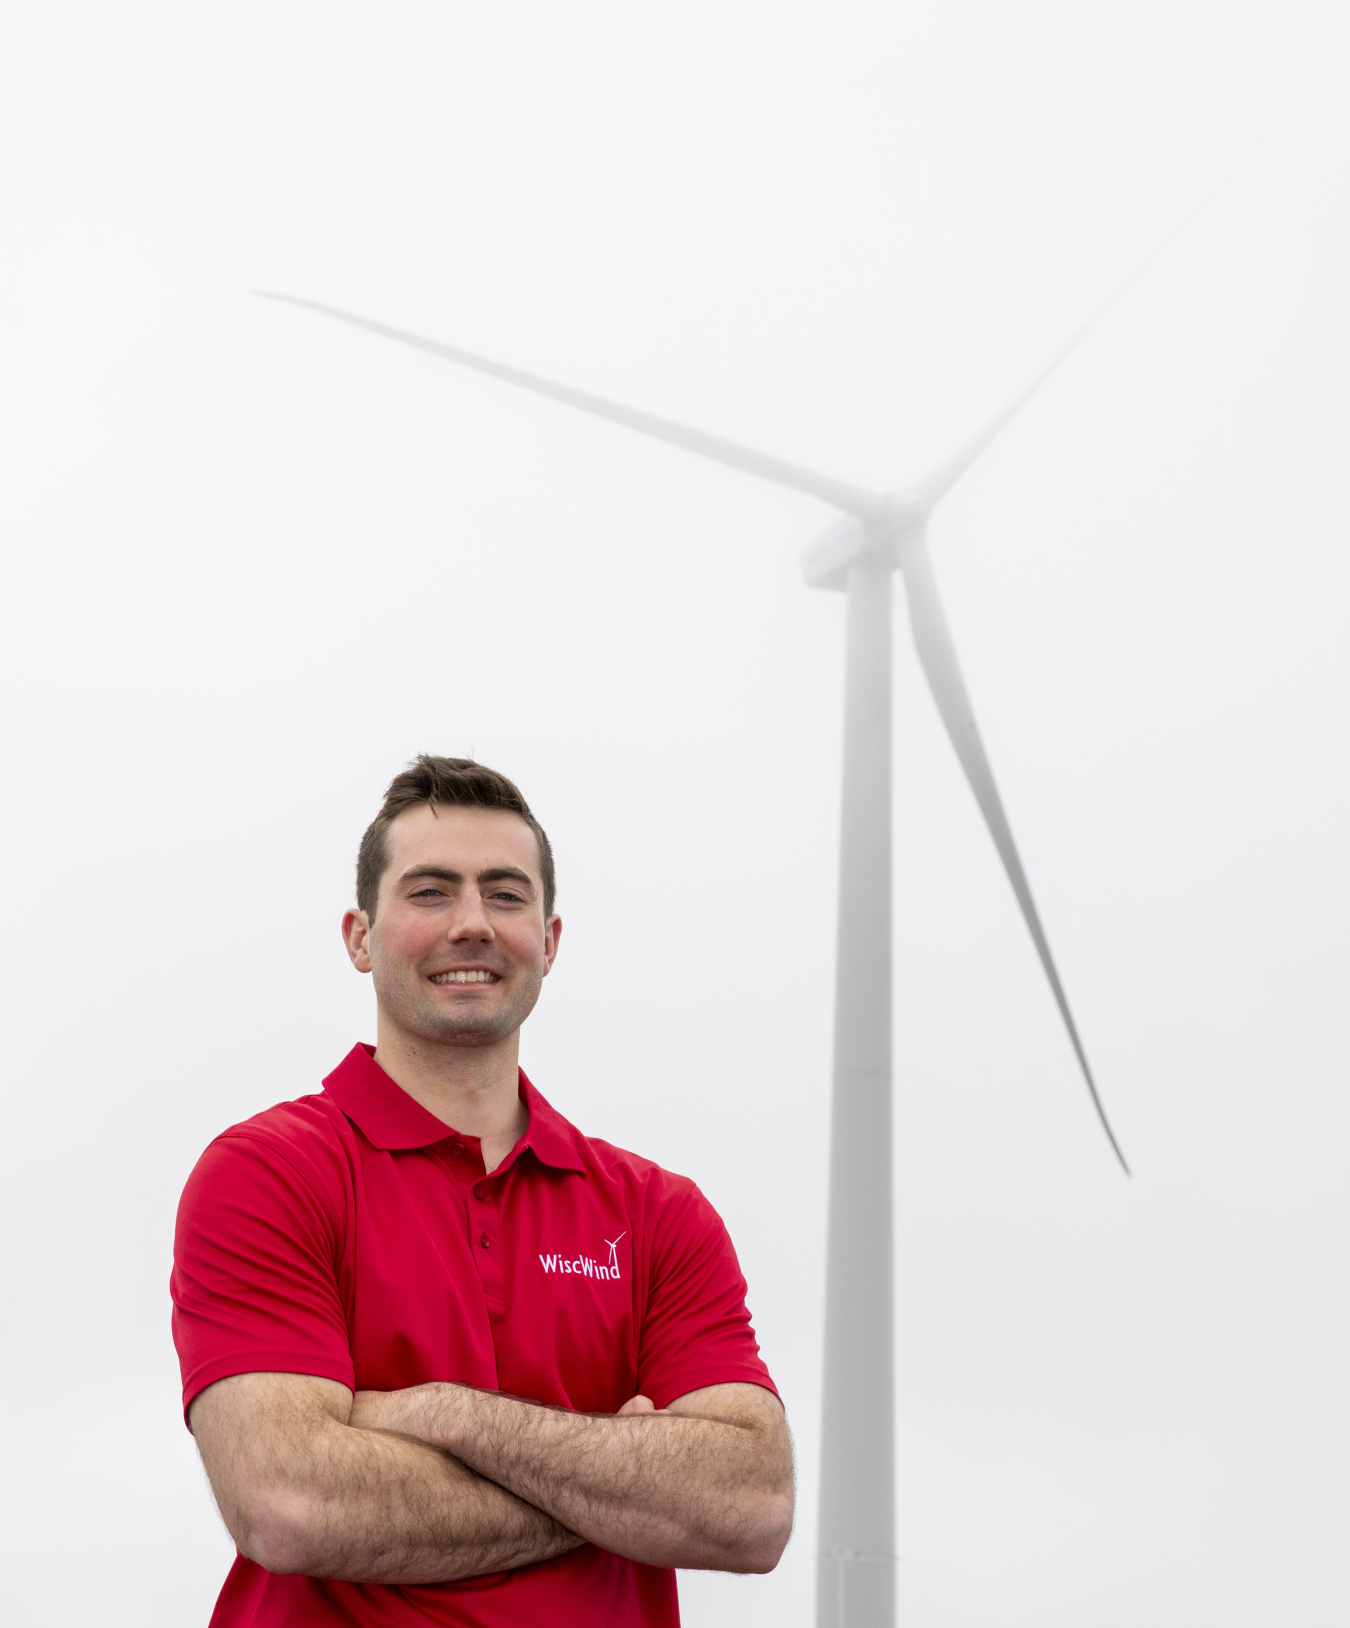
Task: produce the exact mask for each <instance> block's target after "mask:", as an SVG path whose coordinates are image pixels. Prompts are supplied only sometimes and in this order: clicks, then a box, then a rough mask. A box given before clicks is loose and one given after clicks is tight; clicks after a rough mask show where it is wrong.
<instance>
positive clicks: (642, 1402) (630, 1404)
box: [615, 1396, 666, 1418]
mask: <svg viewBox="0 0 1350 1628" xmlns="http://www.w3.org/2000/svg"><path fill="white" fill-rule="evenodd" d="M665 1411H666V1410H665V1408H659V1407H657V1405H656V1403H655V1402H653V1401H652V1399H651V1397H650V1396H630V1397H629V1398H628V1400H627V1401H626V1402H625V1403H624V1405H623V1406H622V1407H621V1408H620V1409H619V1413H664V1412H665ZM615 1417H616V1418H617V1417H618V1415H617V1414H616V1415H615Z"/></svg>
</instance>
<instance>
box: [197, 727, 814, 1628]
mask: <svg viewBox="0 0 1350 1628" xmlns="http://www.w3.org/2000/svg"><path fill="white" fill-rule="evenodd" d="M357 904H358V908H357V909H355V910H349V911H348V912H347V914H346V916H345V917H344V919H343V924H342V930H343V935H344V938H345V941H346V945H347V951H348V953H349V955H350V956H351V959H352V964H353V965H354V966H355V967H356V969H357V970H358V971H359V972H363V973H369V974H370V975H371V976H372V978H373V981H374V986H375V996H376V1003H377V1014H378V1016H377V1037H376V1038H377V1043H376V1045H375V1047H374V1048H373V1050H372V1049H371V1048H369V1047H366V1046H357V1047H356V1048H355V1049H354V1050H353V1051H352V1052H351V1053H350V1055H349V1056H348V1057H347V1058H346V1059H345V1060H344V1061H343V1062H342V1064H341V1065H340V1066H339V1067H338V1068H337V1069H336V1070H335V1071H334V1073H333V1074H331V1075H330V1076H329V1077H328V1078H327V1079H326V1080H325V1081H324V1090H323V1091H322V1092H320V1093H319V1094H317V1095H312V1096H305V1097H301V1098H299V1099H298V1100H297V1101H295V1102H287V1103H282V1104H279V1105H278V1106H277V1107H275V1108H270V1109H268V1110H267V1111H266V1112H265V1113H261V1114H258V1115H257V1116H256V1117H255V1118H253V1119H250V1120H247V1121H245V1122H244V1123H243V1124H242V1125H236V1126H234V1127H233V1128H232V1129H230V1130H228V1131H226V1132H225V1133H224V1134H223V1135H222V1136H220V1137H219V1138H217V1140H216V1141H215V1142H213V1143H212V1145H211V1146H210V1147H209V1148H208V1149H207V1151H206V1152H205V1154H203V1156H202V1158H201V1160H200V1162H199V1163H198V1165H197V1167H196V1169H195V1170H194V1171H193V1173H192V1176H191V1178H190V1179H189V1181H188V1184H187V1188H186V1190H185V1191H184V1194H183V1200H182V1204H181V1205H180V1208H179V1217H178V1231H177V1239H176V1246H175V1265H174V1275H173V1298H174V1338H175V1342H176V1344H177V1347H178V1352H179V1357H180V1360H181V1362H182V1367H183V1385H184V1396H183V1402H184V1407H185V1409H186V1410H187V1419H188V1424H189V1427H190V1429H191V1430H192V1431H193V1433H194V1435H195V1437H196V1440H197V1445H198V1448H199V1450H200V1452H201V1455H202V1460H203V1462H204V1464H205V1466H206V1472H207V1475H208V1477H209V1478H210V1482H211V1487H212V1490H213V1491H214V1493H215V1496H216V1501H217V1503H218V1504H219V1506H220V1511H221V1514H222V1516H223V1517H224V1520H225V1524H226V1526H227V1527H228V1528H229V1531H230V1534H231V1536H232V1537H233V1538H234V1540H235V1543H236V1544H237V1545H238V1549H239V1556H238V1558H237V1559H236V1561H235V1564H234V1566H233V1568H232V1570H231V1572H230V1574H229V1577H228V1579H227V1580H226V1583H225V1586H224V1589H223V1590H222V1592H221V1595H220V1599H219V1601H218V1603H217V1606H216V1611H215V1614H214V1616H213V1618H212V1628H236V1625H243V1624H248V1625H250V1628H274V1625H275V1628H279V1625H282V1624H288V1625H295V1624H304V1625H305V1628H312V1625H318V1624H330V1623H331V1624H339V1623H340V1624H345V1625H351V1624H362V1625H366V1624H369V1625H372V1628H375V1625H378V1628H385V1625H388V1628H396V1625H399V1624H413V1623H416V1624H419V1625H425V1624H447V1625H448V1624H454V1625H456V1628H463V1625H471V1628H505V1625H508V1624H525V1623H530V1624H533V1623H548V1624H550V1625H551V1628H569V1625H573V1624H575V1625H577V1628H581V1625H585V1628H598V1625H605V1628H630V1625H631V1628H639V1625H641V1628H667V1625H674V1624H676V1623H677V1622H678V1620H679V1611H678V1605H677V1602H676V1596H675V1579H674V1572H673V1570H672V1569H671V1568H673V1567H676V1566H690V1567H703V1568H710V1569H714V1570H723V1571H737V1572H765V1571H769V1570H771V1569H772V1568H773V1567H774V1566H775V1565H776V1564H777V1561H778V1557H779V1555H780V1554H781V1553H782V1550H783V1546H784V1544H785V1543H786V1542H787V1538H788V1534H789V1532H790V1530H791V1524H792V1459H791V1447H790V1443H789V1439H788V1434H787V1426H786V1423H785V1420H784V1417H783V1410H782V1406H781V1404H780V1402H779V1401H778V1397H777V1393H776V1392H775V1390H774V1389H773V1384H772V1381H771V1380H770V1378H769V1376H768V1372H767V1370H766V1369H765V1367H764V1365H763V1363H762V1362H761V1360H760V1358H759V1354H758V1347H757V1346H756V1344H755V1339H754V1335H753V1333H752V1331H751V1328H750V1320H749V1314H748V1313H747V1311H746V1309H745V1299H744V1296H745V1280H744V1279H743V1278H742V1276H741V1274H740V1269H739V1267H738V1266H737V1264H736V1257H735V1254H734V1252H733V1250H732V1247H731V1243H730V1240H729V1239H728V1238H727V1235H726V1232H725V1230H724V1228H723V1227H722V1224H721V1221H720V1220H719V1219H718V1217H717V1215H716V1214H715V1212H714V1211H713V1209H712V1208H711V1206H710V1205H709V1204H708V1202H707V1200H706V1199H704V1198H703V1196H702V1194H700V1193H699V1191H698V1189H697V1188H696V1187H695V1186H694V1185H693V1184H692V1183H691V1182H690V1181H688V1180H687V1179H685V1178H683V1177H680V1176H673V1175H670V1174H668V1173H667V1172H665V1171H663V1170H661V1169H660V1168H658V1167H657V1166H656V1165H653V1164H651V1163H650V1162H649V1161H647V1160H645V1159H640V1158H638V1157H636V1156H635V1155H633V1154H630V1153H625V1152H623V1151H622V1150H621V1149H618V1148H615V1147H612V1146H610V1145H609V1144H608V1143H606V1142H600V1141H596V1140H593V1139H591V1138H589V1137H586V1136H583V1135H582V1134H581V1132H580V1131H578V1130H576V1129H575V1128H574V1127H573V1126H571V1125H569V1124H568V1122H567V1121H566V1120H565V1119H564V1118H563V1117H562V1115H561V1114H559V1113H557V1112H556V1110H554V1109H553V1108H551V1107H550V1106H549V1104H548V1103H547V1102H546V1101H545V1100H544V1098H543V1097H542V1096H541V1095H540V1094H539V1093H538V1091H536V1090H535V1089H534V1087H533V1086H532V1085H531V1083H530V1082H529V1080H527V1079H526V1077H525V1075H524V1073H523V1072H521V1070H520V1068H519V1065H518V1061H517V1058H518V1051H519V1043H520V1025H521V1024H522V1022H523V1021H524V1020H525V1018H526V1017H527V1016H528V1015H529V1013H530V1011H531V1010H532V1009H533V1007H534V1004H535V1001H536V1000H537V999H538V997H539V991H540V986H541V984H542V982H543V979H544V977H545V976H546V975H547V973H548V971H549V969H550V968H551V966H552V965H553V960H554V957H555V955H556V954H557V950H558V938H559V934H560V932H561V925H562V924H561V922H560V921H559V919H558V917H557V915H556V914H555V913H554V908H553V906H554V876H553V857H552V853H551V851H550V848H549V844H548V838H547V837H546V836H545V835H544V832H543V830H542V829H541V827H540V825H539V823H538V821H537V820H536V819H535V818H534V816H533V815H532V814H531V813H530V810H529V808H528V806H527V804H526V803H525V800H524V798H523V797H522V796H521V795H520V793H519V791H518V790H517V789H516V787H515V786H514V785H513V784H512V783H511V782H510V781H509V780H507V779H506V778H505V777H504V776H502V775H499V774H497V773H495V772H494V771H493V770H491V769H488V768H485V767H484V766H482V765H480V764H476V763H473V762H471V761H467V760H464V759H459V758H437V757H420V758H418V759H417V761H416V763H414V764H413V765H412V766H411V767H410V768H409V769H408V770H406V771H405V772H404V773H403V774H400V775H398V776H397V777H396V778H395V780H394V781H393V783H392V785H391V786H390V788H389V791H388V794H387V795H386V798H385V802H384V806H383V807H382V809H381V810H380V813H379V814H378V815H377V817H376V819H375V820H374V822H373V823H372V825H371V826H370V828H369V830H368V831H367V832H366V834H365V837H364V839H363V841H362V843H361V851H360V855H359V858H358V861H357ZM637 925H638V924H636V923H635V927H636V926H637Z"/></svg>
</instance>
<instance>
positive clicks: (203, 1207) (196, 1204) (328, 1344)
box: [170, 1131, 355, 1414]
mask: <svg viewBox="0 0 1350 1628" xmlns="http://www.w3.org/2000/svg"><path fill="white" fill-rule="evenodd" d="M341 1233H342V1222H341V1217H340V1206H339V1205H338V1204H336V1203H334V1202H333V1200H332V1199H331V1198H329V1199H328V1200H327V1201H325V1199H324V1198H323V1197H321V1196H320V1194H319V1193H318V1192H317V1191H316V1189H315V1187H314V1185H313V1184H312V1183H311V1182H310V1181H309V1180H307V1179H306V1177H305V1176H304V1175H302V1174H301V1173H300V1171H299V1170H298V1169H296V1168H295V1167H294V1166H293V1165H292V1164H291V1163H290V1162H289V1161H288V1160H287V1158H286V1157H285V1155H284V1154H283V1153H282V1152H281V1151H280V1150H279V1149H278V1148H276V1147H275V1146H273V1145H272V1144H271V1143H269V1142H268V1141H267V1140H265V1139H264V1138H261V1137H257V1136H251V1135H249V1134H247V1133H240V1132H238V1131H235V1132H229V1131H227V1132H226V1133H225V1135H224V1136H221V1137H219V1138H218V1139H217V1140H216V1141H215V1142H213V1143H212V1144H211V1146H210V1147H209V1148H207V1150H206V1152H205V1153H204V1154H203V1155H202V1157H201V1159H200V1160H199V1161H198V1163H197V1166H196V1168H195V1169H194V1170H193V1172H192V1175H191V1176H190V1177H189V1178H188V1183H187V1186H186V1187H185V1188H184V1190H183V1197H182V1200H181V1201H180V1203H179V1206H178V1225H177V1229H176V1232H175V1237H174V1267H173V1276H172V1279H171V1284H170V1287H171V1291H172V1296H173V1338H174V1345H175V1346H176V1347H177V1349H178V1360H179V1363H180V1365H181V1367H182V1372H183V1409H184V1413H185V1414H186V1411H187V1409H188V1408H189V1407H190V1406H191V1404H192V1401H193V1398H194V1397H196V1396H197V1395H198V1394H199V1393H200V1392H201V1391H203V1390H205V1389H206V1387H207V1386H208V1385H213V1384H215V1382H216V1381H217V1380H218V1379H225V1378H227V1377H229V1376H230V1375H231V1374H244V1373H262V1372H276V1373H298V1374H314V1375H317V1376H318V1377H319V1378H321V1379H335V1380H337V1381H338V1383H339V1384H342V1385H347V1386H352V1385H353V1382H354V1379H355V1370H354V1368H353V1365H352V1356H351V1342H350V1338H349V1336H348V1330H347V1321H346V1317H345V1316H344V1313H343V1307H342V1301H341V1297H340V1294H339V1290H338V1278H339V1271H340V1265H341V1259H342V1237H341Z"/></svg>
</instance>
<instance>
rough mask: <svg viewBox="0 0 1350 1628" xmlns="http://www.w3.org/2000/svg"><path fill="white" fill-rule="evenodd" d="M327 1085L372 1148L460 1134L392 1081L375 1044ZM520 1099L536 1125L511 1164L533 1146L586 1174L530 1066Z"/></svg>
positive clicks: (545, 1159) (572, 1135)
mask: <svg viewBox="0 0 1350 1628" xmlns="http://www.w3.org/2000/svg"><path fill="white" fill-rule="evenodd" d="M323 1086H324V1090H325V1091H326V1092H327V1093H328V1095H329V1096H330V1097H331V1098H332V1099H333V1101H334V1102H335V1103H337V1105H338V1107H339V1108H340V1109H341V1110H342V1112H343V1113H344V1114H346V1116H347V1118H348V1119H350V1120H352V1121H353V1122H354V1123H355V1124H356V1126H357V1127H358V1128H359V1129H360V1131H361V1134H362V1135H363V1136H364V1137H365V1138H366V1140H367V1141H368V1142H369V1143H370V1144H371V1146H372V1147H377V1148H379V1149H381V1150H382V1151H383V1152H394V1151H402V1150H405V1149H408V1148H424V1147H430V1146H432V1144H433V1143H435V1142H444V1141H445V1140H446V1138H447V1137H450V1136H455V1135H456V1134H457V1132H456V1131H455V1129H454V1127H453V1126H451V1125H447V1124H446V1123H445V1121H444V1120H443V1119H437V1117H436V1116H435V1114H433V1113H430V1112H428V1110H427V1109H425V1108H424V1107H423V1106H422V1104H421V1103H420V1102H418V1101H417V1100H416V1098H414V1097H410V1096H409V1095H408V1093H407V1092H406V1091H405V1090H404V1089H403V1087H402V1086H401V1085H398V1084H396V1083H395V1082H394V1081H393V1080H392V1079H390V1077H389V1075H387V1074H386V1073H385V1071H384V1070H383V1069H382V1068H381V1067H380V1065H379V1064H378V1063H377V1062H376V1061H375V1048H374V1046H367V1045H366V1044H365V1043H364V1042H362V1043H361V1044H359V1045H355V1046H353V1047H352V1049H351V1050H350V1051H349V1052H348V1053H347V1055H346V1056H345V1057H344V1058H343V1059H342V1061H341V1062H340V1063H339V1064H338V1066H337V1067H336V1068H335V1069H334V1070H333V1072H332V1073H331V1074H330V1075H329V1076H328V1078H327V1079H326V1080H325V1081H324V1082H323ZM520 1100H521V1101H522V1102H523V1103H524V1104H525V1108H526V1110H527V1112H528V1113H529V1116H530V1123H529V1125H528V1127H527V1128H526V1131H525V1134H524V1136H523V1137H522V1138H521V1139H520V1141H519V1142H518V1143H517V1144H516V1147H515V1148H514V1149H513V1150H512V1153H511V1155H510V1156H508V1158H507V1160H506V1161H505V1163H507V1164H510V1163H513V1162H514V1159H515V1157H517V1156H518V1155H519V1154H520V1153H522V1152H523V1151H524V1150H525V1149H526V1148H529V1149H530V1150H531V1151H532V1152H533V1154H534V1156H535V1158H536V1159H538V1160H539V1162H540V1163H541V1164H546V1165H550V1166H552V1168H553V1169H555V1170H576V1171H579V1172H580V1173H581V1174H583V1175H584V1174H585V1169H586V1167H585V1165H584V1164H583V1163H582V1161H581V1157H580V1154H579V1152H578V1149H577V1133H576V1131H575V1129H574V1128H573V1127H572V1126H571V1125H570V1124H569V1123H568V1121H567V1120H566V1119H564V1118H563V1116H562V1115H561V1114H560V1113H559V1112H558V1110H557V1109H556V1108H554V1107H553V1106H552V1104H551V1103H549V1102H548V1101H547V1100H546V1099H545V1098H544V1097H543V1095H542V1094H541V1093H540V1092H539V1091H537V1090H536V1089H535V1088H534V1086H533V1085H531V1083H530V1081H529V1080H528V1079H527V1078H526V1075H525V1070H524V1069H521V1070H520ZM475 1140H476V1138H475Z"/></svg>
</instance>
